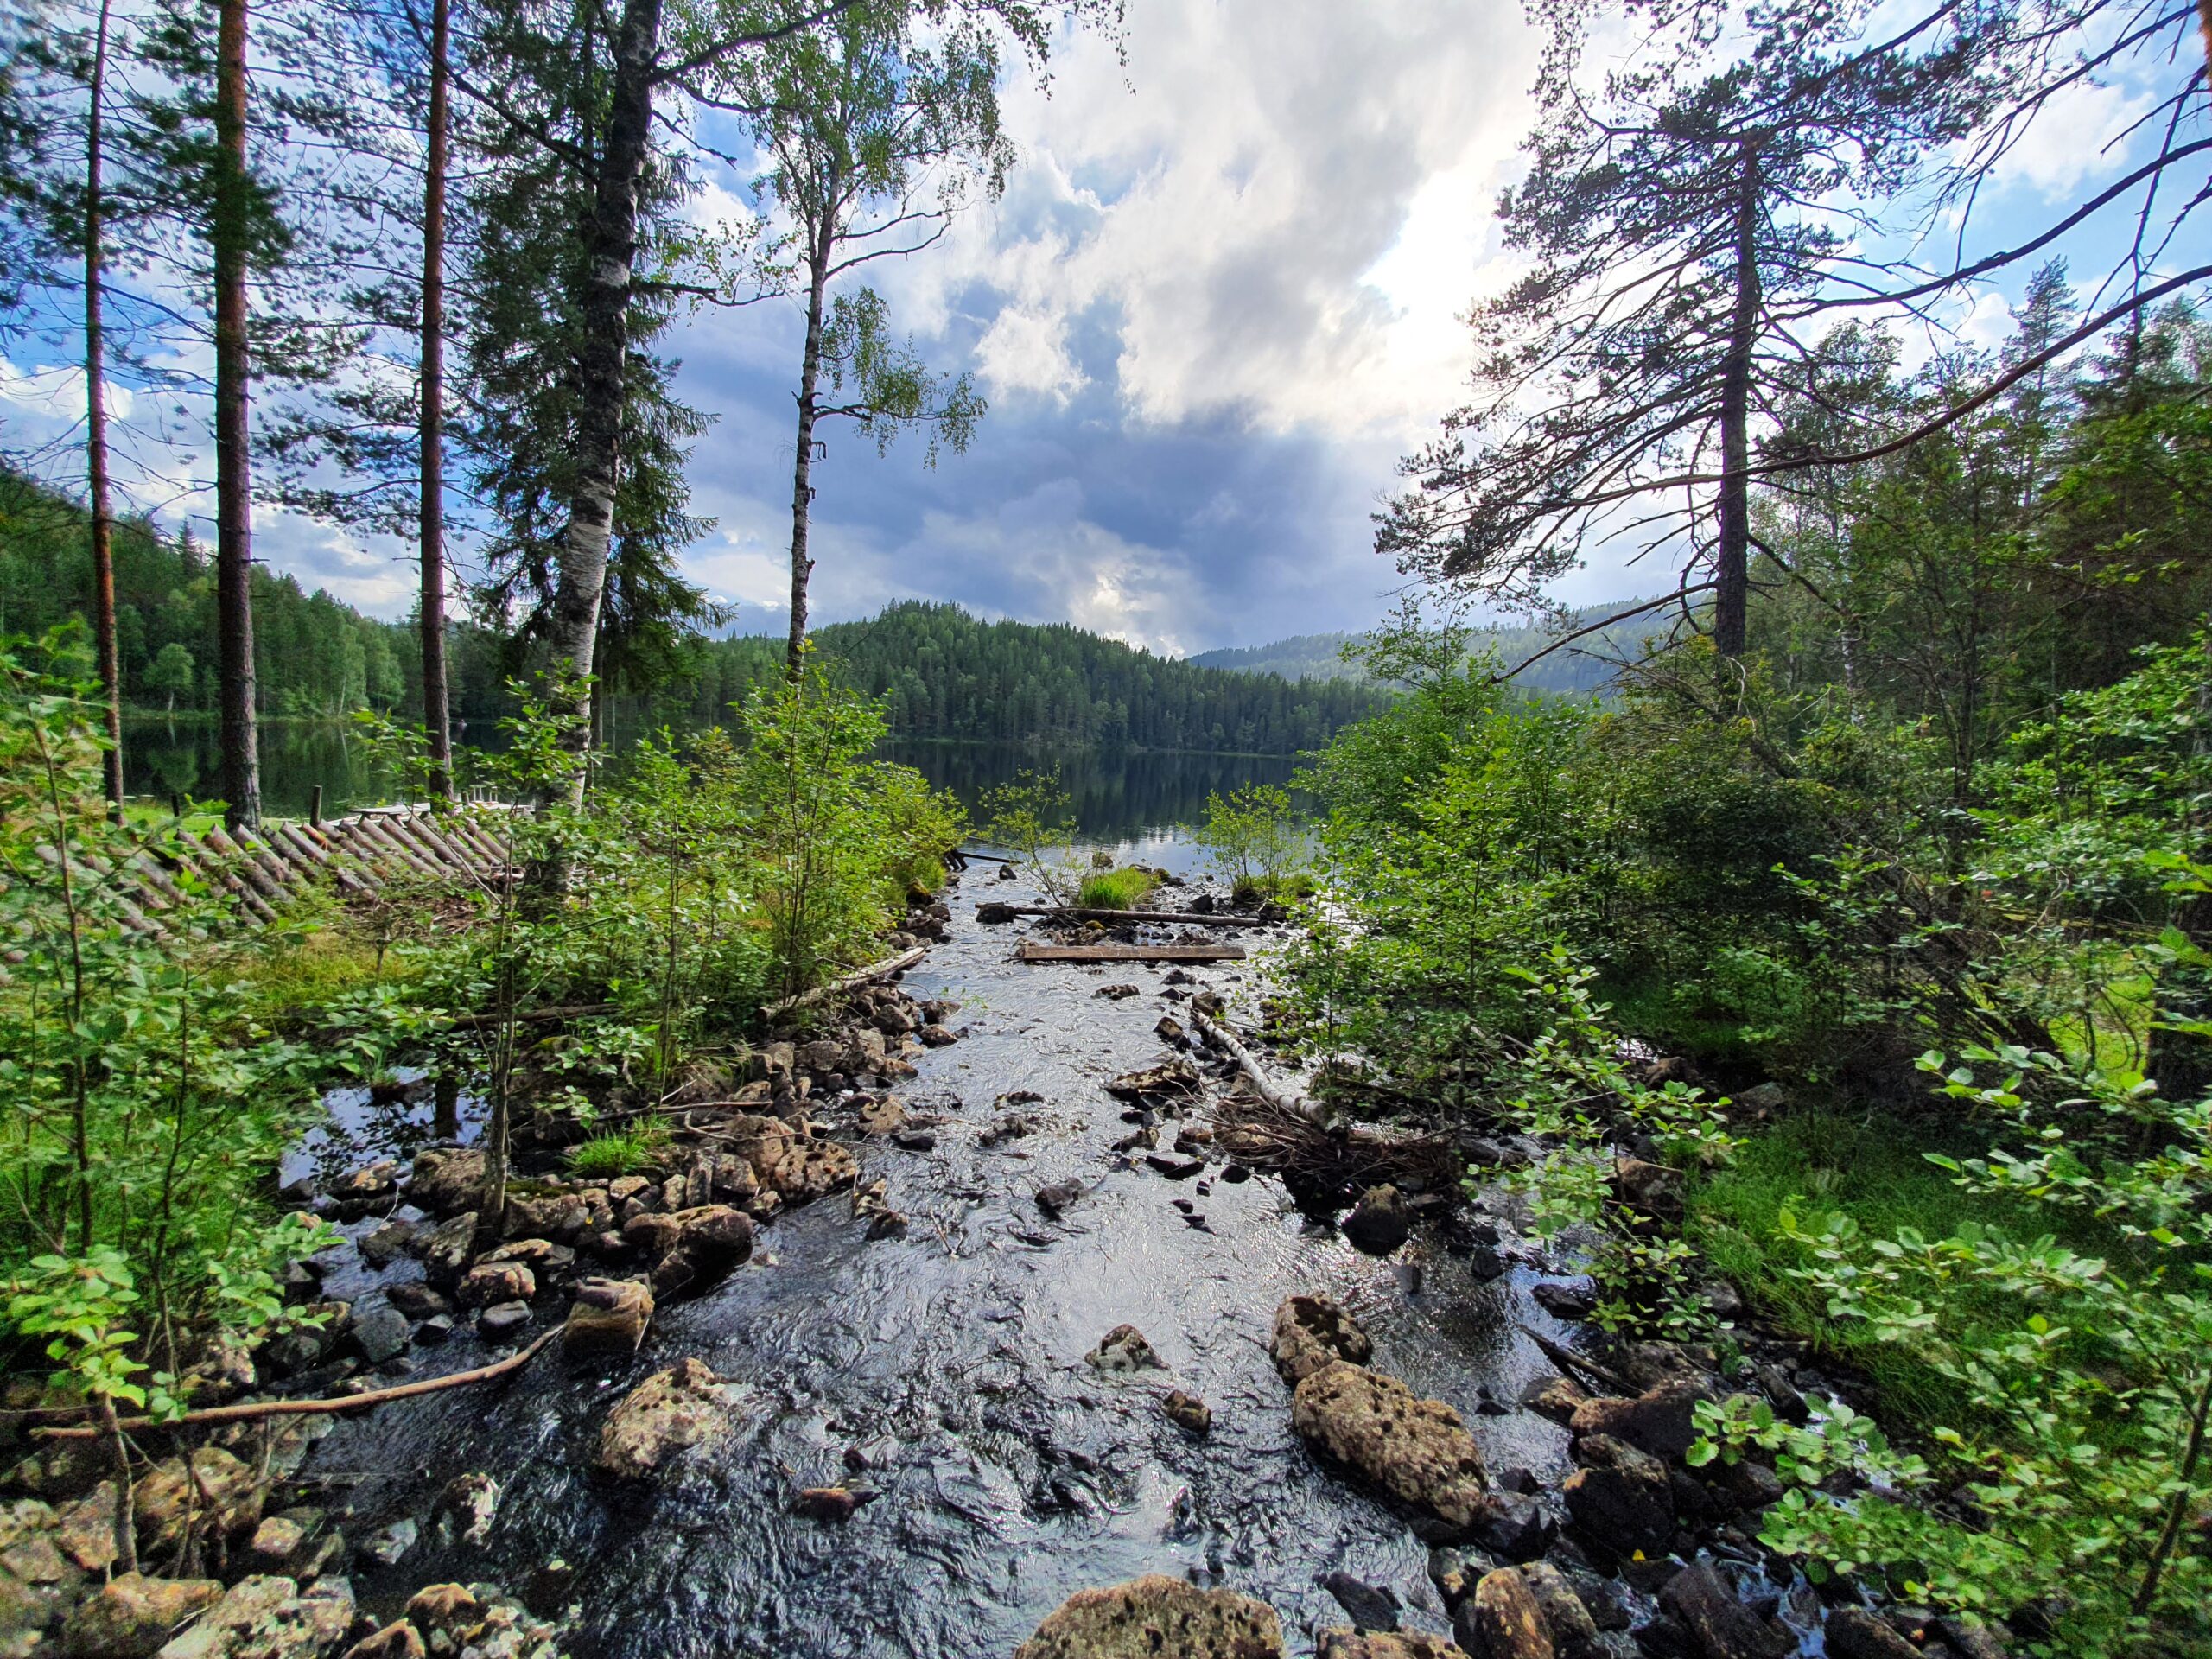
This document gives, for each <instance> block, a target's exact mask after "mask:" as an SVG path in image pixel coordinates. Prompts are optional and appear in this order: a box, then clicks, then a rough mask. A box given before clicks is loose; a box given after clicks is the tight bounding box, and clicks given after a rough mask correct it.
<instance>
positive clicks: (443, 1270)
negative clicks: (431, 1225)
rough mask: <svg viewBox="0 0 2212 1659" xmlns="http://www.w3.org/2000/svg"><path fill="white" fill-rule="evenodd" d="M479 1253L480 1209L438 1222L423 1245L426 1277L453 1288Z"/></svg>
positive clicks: (432, 1281)
mask: <svg viewBox="0 0 2212 1659" xmlns="http://www.w3.org/2000/svg"><path fill="white" fill-rule="evenodd" d="M475 1256H476V1212H475V1211H474V1210H464V1211H461V1213H460V1214H459V1215H457V1216H449V1217H447V1218H446V1219H445V1220H444V1221H442V1222H440V1223H439V1224H438V1226H437V1230H435V1231H434V1232H433V1233H432V1234H431V1235H430V1236H429V1238H427V1239H425V1240H424V1241H423V1278H424V1279H426V1280H428V1281H429V1282H430V1283H431V1284H432V1285H433V1286H435V1287H436V1288H438V1289H440V1290H443V1291H448V1292H449V1291H451V1290H452V1289H453V1287H454V1286H455V1285H457V1284H459V1283H460V1282H461V1274H463V1273H465V1272H467V1269H468V1264H469V1262H472V1261H474V1259H475Z"/></svg>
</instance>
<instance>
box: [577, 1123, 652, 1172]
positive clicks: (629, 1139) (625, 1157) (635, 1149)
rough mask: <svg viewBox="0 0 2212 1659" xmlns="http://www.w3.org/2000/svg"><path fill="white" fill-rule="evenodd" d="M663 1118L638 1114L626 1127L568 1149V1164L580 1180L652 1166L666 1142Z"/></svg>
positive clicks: (595, 1136) (637, 1170) (642, 1169)
mask: <svg viewBox="0 0 2212 1659" xmlns="http://www.w3.org/2000/svg"><path fill="white" fill-rule="evenodd" d="M668 1136H669V1128H668V1124H667V1122H666V1121H665V1120H664V1119H662V1118H658V1117H646V1118H641V1119H639V1121H638V1122H635V1123H632V1125H630V1126H629V1127H628V1128H624V1129H617V1130H612V1131H609V1132H608V1133H607V1134H604V1135H594V1136H592V1137H591V1139H590V1140H588V1141H581V1142H579V1143H578V1144H577V1145H575V1146H574V1147H570V1148H569V1170H570V1172H571V1173H574V1174H575V1175H576V1176H577V1177H579V1178H580V1179H584V1180H606V1179H608V1178H610V1177H612V1176H616V1175H636V1174H639V1173H642V1172H644V1171H645V1170H648V1169H651V1168H652V1167H653V1166H654V1164H655V1161H656V1160H658V1157H659V1155H660V1154H661V1152H662V1150H663V1148H664V1147H666V1146H667V1144H668Z"/></svg>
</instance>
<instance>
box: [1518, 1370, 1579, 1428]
mask: <svg viewBox="0 0 2212 1659" xmlns="http://www.w3.org/2000/svg"><path fill="white" fill-rule="evenodd" d="M1589 1398H1590V1396H1589V1395H1587V1394H1586V1393H1585V1392H1584V1391H1583V1389H1582V1385H1581V1384H1580V1383H1577V1382H1576V1381H1575V1380H1574V1379H1573V1377H1571V1376H1540V1377H1537V1378H1535V1380H1534V1381H1532V1382H1531V1383H1529V1385H1528V1386H1527V1387H1526V1388H1524V1389H1522V1390H1521V1403H1522V1405H1523V1406H1525V1407H1527V1408H1529V1410H1530V1411H1533V1412H1535V1414H1536V1415H1537V1416H1539V1417H1548V1418H1550V1419H1551V1420H1552V1421H1554V1422H1555V1423H1560V1424H1562V1425H1564V1424H1567V1423H1570V1422H1572V1421H1574V1414H1575V1413H1576V1412H1578V1411H1580V1409H1581V1408H1582V1406H1583V1403H1584V1402H1586V1401H1587V1400H1588V1399H1589Z"/></svg>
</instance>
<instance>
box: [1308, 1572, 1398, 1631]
mask: <svg viewBox="0 0 2212 1659" xmlns="http://www.w3.org/2000/svg"><path fill="white" fill-rule="evenodd" d="M1319 1583H1320V1586H1321V1587H1322V1588H1323V1589H1324V1590H1325V1591H1327V1592H1329V1593H1330V1594H1331V1595H1332V1596H1334V1597H1335V1598H1336V1599H1337V1605H1338V1606H1339V1607H1341V1608H1343V1609H1344V1612H1345V1613H1346V1615H1348V1616H1349V1617H1350V1618H1351V1623H1352V1628H1353V1629H1354V1630H1396V1629H1397V1628H1398V1597H1397V1592H1395V1591H1393V1590H1389V1589H1378V1588H1376V1586H1374V1585H1371V1584H1370V1583H1368V1582H1367V1580H1364V1579H1357V1578H1354V1577H1353V1576H1352V1575H1351V1573H1323V1574H1322V1575H1321V1578H1320V1580H1319Z"/></svg>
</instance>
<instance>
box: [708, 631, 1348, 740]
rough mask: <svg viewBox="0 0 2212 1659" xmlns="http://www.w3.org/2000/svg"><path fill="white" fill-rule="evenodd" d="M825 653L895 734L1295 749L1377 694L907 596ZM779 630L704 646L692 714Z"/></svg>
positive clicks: (776, 648)
mask: <svg viewBox="0 0 2212 1659" xmlns="http://www.w3.org/2000/svg"><path fill="white" fill-rule="evenodd" d="M814 639H815V643H816V647H817V650H818V651H819V652H820V653H821V655H822V658H823V660H824V661H825V662H826V663H828V664H831V665H832V666H833V667H834V668H835V670H836V671H837V672H839V673H840V674H841V675H842V677H843V678H845V679H846V680H847V681H848V682H849V683H851V684H853V685H854V686H855V687H856V688H858V689H859V690H862V691H865V692H867V693H868V694H869V695H871V696H880V697H882V698H883V700H884V702H885V705H886V707H887V709H888V711H889V714H890V719H891V729H892V730H893V732H894V733H896V734H899V735H900V736H906V737H931V738H966V739H988V740H1016V739H1019V740H1031V739H1034V740H1038V741H1046V742H1051V743H1058V744H1096V745H1101V746H1114V745H1121V744H1135V745H1137V746H1140V747H1145V748H1156V749H1196V750H1203V751H1208V752H1213V753H1228V752H1236V753H1252V754H1294V753H1298V752H1299V751H1300V750H1304V749H1312V748H1318V747H1319V746H1320V745H1322V744H1324V743H1325V742H1327V741H1329V739H1330V738H1331V737H1332V735H1334V734H1336V732H1338V730H1339V729H1341V728H1344V727H1345V726H1347V725H1350V724H1351V722H1352V721H1356V720H1359V719H1362V718H1363V717H1364V716H1366V715H1369V714H1371V713H1372V712H1373V711H1374V710H1375V709H1376V707H1377V706H1379V704H1380V703H1381V702H1382V701H1383V696H1382V694H1380V693H1378V692H1376V691H1375V690H1371V689H1370V688H1368V687H1365V686H1362V685H1358V684H1356V683H1351V682H1349V681H1323V680H1314V681H1307V682H1304V683H1294V682H1292V681H1289V680H1286V679H1284V678H1282V677H1281V676H1279V675H1274V674H1238V673H1231V672H1228V671H1224V670H1221V669H1217V668H1205V667H1201V666H1198V665H1197V664H1192V663H1186V662H1180V661H1178V660H1176V659H1175V658H1168V657H1155V656H1154V655H1153V654H1152V653H1151V652H1148V651H1141V650H1138V649H1135V647H1132V646H1129V645H1123V644H1122V643H1121V641H1119V640H1117V639H1104V638H1102V637H1101V636H1100V635H1097V634H1095V633H1090V632H1085V631H1084V630H1083V629H1081V628H1078V627H1075V626H1071V625H1070V624H1067V623H1065V622H1063V623H1054V624H1052V625H1050V626H1038V625H1036V624H1033V623H1027V622H986V621H983V620H982V619H980V618H978V617H975V616H971V615H970V614H969V613H967V612H966V611H964V610H962V609H961V608H960V607H958V606H957V605H932V604H925V603H923V602H920V601H906V602H903V603H900V604H897V605H893V606H891V607H889V608H888V609H887V610H885V611H884V613H882V614H881V615H880V616H878V617H876V618H875V619H874V620H872V621H867V622H837V623H832V624H831V625H829V626H827V627H823V628H819V629H817V630H816V631H815V635H814ZM783 650H784V645H783V641H782V639H781V638H780V637H779V638H775V639H769V638H764V637H748V638H743V639H721V640H716V641H715V642H713V643H712V644H710V645H705V646H703V647H701V648H700V653H699V654H700V658H701V665H700V668H699V671H698V677H697V680H696V689H695V692H694V696H693V698H692V707H691V711H690V712H691V715H692V718H693V719H695V720H696V721H709V720H712V719H715V718H717V717H718V716H719V714H720V711H721V709H723V708H724V707H725V706H726V705H728V703H730V702H733V701H735V700H737V699H738V698H741V697H742V696H744V695H745V693H746V691H747V690H748V689H750V688H751V687H752V686H753V685H755V684H758V683H761V682H763V681H765V680H766V679H768V678H770V677H772V676H774V675H776V674H779V673H781V672H782V671H783Z"/></svg>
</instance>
